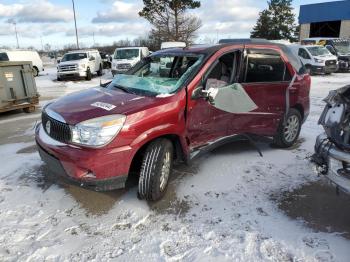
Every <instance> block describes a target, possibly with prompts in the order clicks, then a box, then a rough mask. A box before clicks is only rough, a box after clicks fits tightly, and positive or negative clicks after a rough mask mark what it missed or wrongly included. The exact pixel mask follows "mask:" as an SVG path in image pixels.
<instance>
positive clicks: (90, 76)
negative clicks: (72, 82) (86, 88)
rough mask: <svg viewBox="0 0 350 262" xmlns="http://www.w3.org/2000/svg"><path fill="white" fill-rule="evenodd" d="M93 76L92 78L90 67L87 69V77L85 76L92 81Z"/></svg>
mask: <svg viewBox="0 0 350 262" xmlns="http://www.w3.org/2000/svg"><path fill="white" fill-rule="evenodd" d="M91 78H92V74H91V71H90V68H88V69H87V70H86V78H85V79H86V80H87V81H90V80H91Z"/></svg>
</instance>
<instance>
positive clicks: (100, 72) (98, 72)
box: [97, 65, 103, 76]
mask: <svg viewBox="0 0 350 262" xmlns="http://www.w3.org/2000/svg"><path fill="white" fill-rule="evenodd" d="M102 72H103V71H102V65H100V68H99V69H98V71H97V75H98V76H102Z"/></svg>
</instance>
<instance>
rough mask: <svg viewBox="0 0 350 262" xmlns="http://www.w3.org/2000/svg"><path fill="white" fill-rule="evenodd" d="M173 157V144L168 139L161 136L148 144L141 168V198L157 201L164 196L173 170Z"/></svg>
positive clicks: (139, 191) (139, 189)
mask: <svg viewBox="0 0 350 262" xmlns="http://www.w3.org/2000/svg"><path fill="white" fill-rule="evenodd" d="M173 157H174V148H173V144H172V143H171V142H170V141H169V140H168V139H164V138H160V139H157V140H155V141H153V142H151V143H150V144H149V145H148V146H147V148H146V151H145V153H144V156H143V159H142V164H141V170H140V178H139V186H138V187H139V188H138V196H139V198H140V199H146V200H149V201H156V200H159V199H161V198H162V197H163V196H164V194H165V192H166V189H167V187H168V183H169V178H170V175H171V171H172V166H173Z"/></svg>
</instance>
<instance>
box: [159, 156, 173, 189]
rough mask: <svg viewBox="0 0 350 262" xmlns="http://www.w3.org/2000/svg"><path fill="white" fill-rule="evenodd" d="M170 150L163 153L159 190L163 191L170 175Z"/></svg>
mask: <svg viewBox="0 0 350 262" xmlns="http://www.w3.org/2000/svg"><path fill="white" fill-rule="evenodd" d="M170 161H171V159H170V152H166V153H165V155H164V160H163V165H162V169H161V175H160V185H159V188H160V191H163V190H164V189H165V187H166V185H167V183H168V180H169V175H170V164H171V162H170Z"/></svg>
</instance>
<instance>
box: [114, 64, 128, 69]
mask: <svg viewBox="0 0 350 262" xmlns="http://www.w3.org/2000/svg"><path fill="white" fill-rule="evenodd" d="M117 68H118V69H130V68H131V65H130V64H118V65H117Z"/></svg>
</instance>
